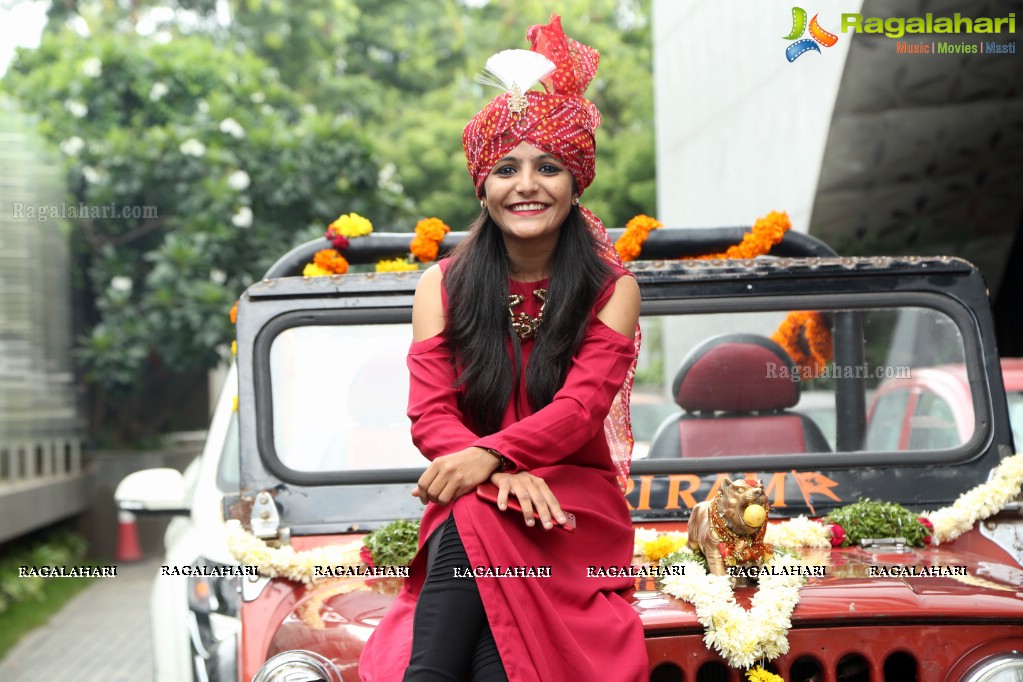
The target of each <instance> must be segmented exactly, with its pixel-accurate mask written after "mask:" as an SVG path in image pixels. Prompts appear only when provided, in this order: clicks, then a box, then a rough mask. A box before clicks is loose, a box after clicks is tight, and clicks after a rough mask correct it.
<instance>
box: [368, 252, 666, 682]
mask: <svg viewBox="0 0 1023 682" xmlns="http://www.w3.org/2000/svg"><path fill="white" fill-rule="evenodd" d="M443 265H444V262H442V267H443ZM625 274H627V271H626V270H625V269H624V268H617V271H616V272H615V273H614V276H613V278H612V279H611V280H610V281H609V282H608V285H607V286H606V287H605V288H604V290H603V291H602V292H601V293H600V295H599V296H598V300H597V302H596V304H595V306H594V309H593V314H592V315H591V316H590V320H589V324H588V328H587V331H586V336H585V338H584V339H583V342H582V344H581V346H580V348H579V350H578V352H577V353H576V357H575V358H574V359H573V362H572V365H571V367H570V369H569V372H568V376H567V378H566V381H565V385H564V386H563V387H562V389H561V390H560V391H558V392H557V394H555V396H554V400H553V401H552V402H551V403H550V404H549V405H547V406H546V407H544V408H543V409H541V410H539V411H537V412H533V411H532V410H530V408H529V405H528V402H527V400H526V398H525V386H524V384H525V381H524V379H523V381H522V382H521V385H520V387H519V391H518V392H517V395H515V396H513V399H512V403H514V402H516V401H517V402H518V414H519V415H525V416H524V417H522V418H521V419H519V420H518V421H516V418H515V414H516V409H515V406H514V405H513V404H509V406H508V409H507V410H506V411H505V416H504V420H503V422H502V428H501V430H500V431H499V432H497V433H495V434H493V435H490V436H486V437H483V438H480V437H478V436H477V435H476V434H475V433H473V432H472V431H471V430H470V429H468V428H467V427H466V426H465V425H464V424H463V418H462V414H461V412H460V410H459V408H458V403H457V399H456V397H457V395H456V390H455V389H453V388H452V384H453V383H454V379H455V370H454V365H453V363H452V359H451V357H450V354H449V353H448V352H447V351H446V350H445V349H444V347H443V338H442V337H441V336H440V335H438V336H435V337H432V338H429V339H426V340H424V341H419V342H415V343H413V344H412V346H411V348H410V350H409V355H408V366H409V370H410V373H411V386H410V393H409V408H408V413H409V417H410V418H411V419H412V439H413V441H414V442H415V444H416V446H417V447H418V448H419V449H420V451H421V452H422V453H423V455H424V456H425V457H426V458H427V459H430V460H433V459H435V458H436V457H440V456H443V455H447V454H450V453H452V452H458V451H460V450H464V449H465V448H467V447H470V446H472V445H477V446H479V447H485V448H492V449H494V450H496V451H498V452H500V453H502V454H503V455H504V456H505V457H507V458H508V459H509V460H511V461H512V462H514V464H515V465H516V466H517V467H518V468H519V469H524V470H528V471H530V472H532V473H533V474H534V475H536V476H539V477H540V478H543V479H544V481H546V482H547V485H548V486H550V488H551V490H552V491H553V492H554V494H555V496H557V498H558V502H560V504H561V506H562V508H563V509H564V510H565V511H569V512H572V513H573V514H575V516H576V520H577V529H576V531H575V532H574V533H570V532H566V531H564V530H562V529H559V528H554V529H552V530H549V531H545V530H544V529H543V528H542V527H541V526H540V524H539V523H537V524H536V525H535V526H534V527H532V528H530V527H528V526H526V525H525V523H524V522H523V519H522V514H521V512H517V511H513V510H511V509H509V510H508V511H506V512H502V511H500V510H499V509H498V508H497V506H496V505H493V504H491V503H488V502H485V501H483V500H480V499H479V498H478V497H477V496H476V495H474V494H471V493H470V494H468V495H464V496H462V497H460V498H459V499H457V500H456V501H455V502H453V503H452V504H450V505H446V506H444V505H439V504H434V503H430V504H429V505H428V506H427V508H426V511H425V513H424V515H423V521H422V526H421V528H420V533H419V546H420V549H422V547H423V544H424V543H425V541H426V539H427V538H429V536H430V533H432V532H433V531H434V530H435V529H436V528H437V527H438V526H439V525H440V523H441V522H442V521H443V520H444V519H446V518H447V516H448V515H449V514H451V513H454V515H455V521H456V522H457V524H458V531H459V534H460V536H461V538H462V542H463V544H464V545H465V550H466V553H467V554H468V556H469V560H470V562H471V563H472V565H473V566H474V567H494V568H496V567H501V568H502V569H503V568H508V567H537V566H550V567H551V568H550V577H549V578H512V577H509V578H487V577H480V578H476V583H477V585H478V587H479V592H480V596H481V597H482V599H483V604H484V607H485V608H486V612H487V619H488V621H489V622H490V627H491V629H492V630H493V633H494V640H495V641H496V642H497V646H498V649H499V651H500V653H501V660H502V662H503V663H504V667H505V670H506V671H507V673H508V679H509V680H510V681H511V682H533V681H535V680H545V681H550V682H564V681H566V680H598V679H600V680H613V681H615V682H630V681H632V680H646V679H647V676H648V672H647V671H648V664H647V654H646V646H645V643H644V640H643V628H642V625H641V623H640V620H639V616H638V615H637V613H636V612H635V610H634V609H633V608H632V606H631V604H630V596H631V592H632V589H633V586H634V581H633V580H632V579H630V578H609V577H593V576H591V575H589V573H590V572H589V571H588V569H589V568H590V567H594V568H599V567H602V566H611V567H620V566H625V565H628V564H630V563H631V560H632V548H633V530H632V523H631V520H630V518H629V511H628V507H627V505H626V503H625V498H624V496H623V495H622V492H621V490H620V488H619V487H618V482H617V478H616V470H615V466H614V464H613V463H612V461H611V456H610V453H609V450H608V446H607V441H606V439H605V436H604V429H603V422H604V418H605V417H606V416H607V413H608V410H609V409H610V406H611V402H612V400H613V399H614V397H615V394H616V393H617V392H618V389H619V388H621V386H622V383H623V382H624V381H625V376H626V373H627V371H628V369H629V366H630V364H631V362H632V359H633V354H634V342H633V339H632V338H631V337H626V336H623V335H622V334H619V333H618V332H616V331H614V330H613V329H611V328H610V327H608V326H607V325H605V324H604V323H603V322H602V321H600V320H599V319H597V315H596V314H597V312H598V311H599V310H600V309H601V308H603V306H604V304H605V303H606V302H607V300H608V299H609V298H610V296H611V294H612V293H613V291H614V284H615V281H616V280H617V278H618V277H620V276H622V275H625ZM538 286H546V282H516V281H511V282H510V287H511V293H518V294H521V295H522V296H523V297H524V302H523V304H522V305H521V306H519V307H517V308H516V309H515V310H516V312H519V311H523V312H526V313H528V314H530V315H532V316H534V317H535V316H536V315H537V313H538V312H539V301H538V300H537V299H536V297H534V295H533V293H532V291H533V289H535V288H536V287H538ZM444 303H445V305H446V304H447V300H446V298H445V301H444ZM532 348H533V342H532V340H527V341H524V342H523V343H522V358H523V365H524V366H525V365H526V363H528V361H529V355H530V352H531V350H532ZM522 374H523V376H524V375H525V372H523V373H522ZM422 556H423V552H420V554H419V555H417V557H416V560H414V561H413V564H412V570H411V578H410V579H409V580H407V581H406V585H405V589H404V590H403V591H402V593H401V594H400V595H399V596H398V598H397V599H396V600H395V603H394V606H393V607H392V609H391V610H390V611H389V612H388V614H387V616H386V617H385V618H384V619H383V621H382V622H381V623H380V626H379V627H378V628H377V629H376V631H375V632H374V633H373V635H372V637H371V638H370V640H369V642H367V644H366V648H365V650H364V651H363V654H362V659H361V661H360V667H359V670H360V675H361V676H362V679H363V680H367V681H371V682H376V681H391V680H400V679H401V678H402V675H403V674H404V671H405V667H406V666H407V664H408V660H409V655H410V652H411V645H412V618H413V614H414V612H415V607H416V598H417V596H418V594H419V590H420V588H421V587H422V583H423V579H424V577H425V561H423V560H422V558H421V557H422ZM438 627H443V625H440V624H438Z"/></svg>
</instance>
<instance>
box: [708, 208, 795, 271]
mask: <svg viewBox="0 0 1023 682" xmlns="http://www.w3.org/2000/svg"><path fill="white" fill-rule="evenodd" d="M791 228H792V221H790V220H789V216H788V214H787V213H785V212H781V211H771V212H770V213H768V214H767V215H766V216H764V217H763V218H758V219H757V221H756V222H755V223H753V229H751V230H750V231H749V232H747V233H746V235H745V236H744V237H743V238H742V241H741V242H739V243H738V244H736V245H734V246H730V247H728V249H727V250H726V251H725V252H724V253H711V254H706V255H703V256H695V257H694V258H695V259H696V260H719V259H733V258H736V259H738V258H756V257H757V256H763V255H764V254H767V253H770V252H771V249H772V248H773V247H774V245H775V244H777V243H778V242H780V241H781V240H782V238H783V237H784V236H785V233H786V232H788V231H789V230H790V229H791Z"/></svg>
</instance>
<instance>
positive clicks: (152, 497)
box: [114, 468, 189, 514]
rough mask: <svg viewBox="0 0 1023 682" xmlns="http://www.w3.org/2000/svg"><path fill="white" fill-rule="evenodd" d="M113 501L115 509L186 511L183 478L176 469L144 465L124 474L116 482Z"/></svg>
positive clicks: (147, 511) (178, 512)
mask: <svg viewBox="0 0 1023 682" xmlns="http://www.w3.org/2000/svg"><path fill="white" fill-rule="evenodd" d="M114 501H115V502H116V503H117V507H118V509H121V510H123V511H130V512H141V513H156V514H187V513H188V511H189V510H188V505H187V504H186V503H185V479H184V477H183V476H182V475H181V472H179V471H178V470H176V469H166V468H161V469H144V470H142V471H136V472H135V473H133V474H128V475H127V476H125V477H124V478H123V479H122V480H121V482H120V483H118V484H117V490H115V491H114Z"/></svg>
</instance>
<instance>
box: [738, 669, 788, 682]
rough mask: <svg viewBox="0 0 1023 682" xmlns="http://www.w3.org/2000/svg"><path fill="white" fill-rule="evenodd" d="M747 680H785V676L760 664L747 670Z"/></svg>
mask: <svg viewBox="0 0 1023 682" xmlns="http://www.w3.org/2000/svg"><path fill="white" fill-rule="evenodd" d="M746 680H747V682H785V680H784V679H783V678H781V677H778V676H777V675H775V674H774V673H772V672H771V671H770V670H764V669H763V668H762V667H760V666H759V665H758V666H757V667H756V668H750V669H749V670H747V671H746Z"/></svg>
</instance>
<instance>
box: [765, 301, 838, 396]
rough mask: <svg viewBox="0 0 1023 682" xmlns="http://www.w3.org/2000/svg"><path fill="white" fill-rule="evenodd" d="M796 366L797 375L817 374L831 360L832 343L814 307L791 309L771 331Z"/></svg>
mask: <svg viewBox="0 0 1023 682" xmlns="http://www.w3.org/2000/svg"><path fill="white" fill-rule="evenodd" d="M771 340H772V341H774V342H775V343H777V344H778V345H779V346H781V347H782V348H784V349H785V352H786V353H788V354H789V357H790V358H792V362H794V363H795V364H796V366H797V368H798V370H799V378H800V379H804V380H805V379H814V378H816V377H819V376H820V375H821V374H822V373H823V372H824V369H825V368H826V367H827V366H828V363H829V362H831V358H832V356H833V355H834V345H833V342H832V338H831V330H830V329H829V328H828V325H827V323H826V322H825V321H824V317H823V316H822V315H821V314H820V313H818V312H814V311H804V310H800V311H794V312H791V313H789V314H788V316H787V317H786V318H785V320H784V321H783V322H782V323H781V324H780V325H778V328H777V329H776V330H775V331H774V333H773V334H771Z"/></svg>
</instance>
